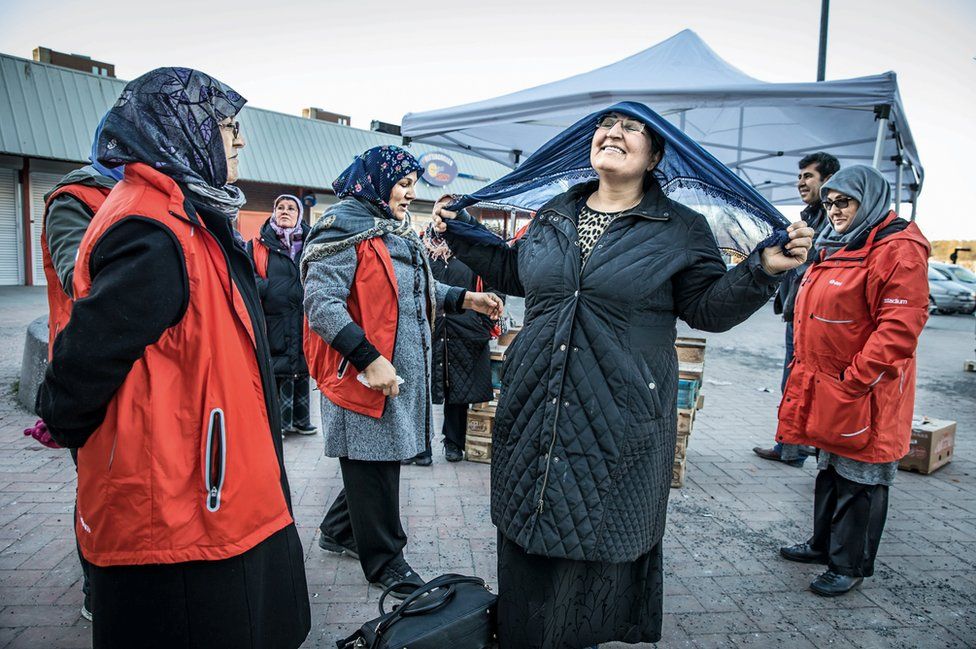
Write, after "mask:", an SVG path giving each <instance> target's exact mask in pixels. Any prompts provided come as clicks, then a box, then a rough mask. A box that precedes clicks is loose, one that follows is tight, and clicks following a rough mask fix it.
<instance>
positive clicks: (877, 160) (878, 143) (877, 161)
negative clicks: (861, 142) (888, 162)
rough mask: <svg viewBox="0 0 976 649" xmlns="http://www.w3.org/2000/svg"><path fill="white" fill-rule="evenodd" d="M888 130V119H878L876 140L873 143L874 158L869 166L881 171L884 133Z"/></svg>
mask: <svg viewBox="0 0 976 649" xmlns="http://www.w3.org/2000/svg"><path fill="white" fill-rule="evenodd" d="M886 130H888V118H887V117H881V118H879V119H878V139H876V140H875V141H874V157H873V158H872V159H871V166H872V167H874V168H875V169H877V170H878V171H881V151H882V150H883V149H884V141H885V131H886Z"/></svg>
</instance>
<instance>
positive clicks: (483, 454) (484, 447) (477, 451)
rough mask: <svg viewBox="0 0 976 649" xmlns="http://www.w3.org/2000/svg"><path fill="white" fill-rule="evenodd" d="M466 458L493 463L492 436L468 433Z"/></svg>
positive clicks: (471, 460) (465, 441)
mask: <svg viewBox="0 0 976 649" xmlns="http://www.w3.org/2000/svg"><path fill="white" fill-rule="evenodd" d="M464 459H466V460H468V461H469V462H480V463H482V464H491V437H480V436H478V435H472V434H470V433H468V436H467V437H466V438H465V440H464Z"/></svg>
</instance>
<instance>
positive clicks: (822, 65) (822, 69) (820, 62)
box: [817, 0, 830, 81]
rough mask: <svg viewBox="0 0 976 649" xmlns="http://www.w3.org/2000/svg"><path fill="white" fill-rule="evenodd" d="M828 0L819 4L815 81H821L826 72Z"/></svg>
mask: <svg viewBox="0 0 976 649" xmlns="http://www.w3.org/2000/svg"><path fill="white" fill-rule="evenodd" d="M829 13H830V0H821V2H820V51H819V53H818V55H817V81H823V80H824V76H825V74H826V72H827V16H828V14H829Z"/></svg>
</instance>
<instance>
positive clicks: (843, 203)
mask: <svg viewBox="0 0 976 649" xmlns="http://www.w3.org/2000/svg"><path fill="white" fill-rule="evenodd" d="M852 200H854V199H853V198H846V197H845V198H838V199H836V200H832V201H820V204H821V205H823V208H824V210H825V211H827V212H829V211H830V208H832V207H834V206H835V205H836V206H837V209H839V210H846V209H847V206H848V205H850V204H851V201H852Z"/></svg>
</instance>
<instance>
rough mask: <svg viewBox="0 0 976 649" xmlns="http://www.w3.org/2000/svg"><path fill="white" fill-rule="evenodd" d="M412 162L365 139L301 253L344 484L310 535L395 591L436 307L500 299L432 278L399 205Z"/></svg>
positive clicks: (407, 191)
mask: <svg viewBox="0 0 976 649" xmlns="http://www.w3.org/2000/svg"><path fill="white" fill-rule="evenodd" d="M422 171H423V170H422V168H421V166H420V165H419V164H418V163H417V161H416V159H414V157H413V156H412V155H410V154H409V153H408V152H407V151H405V150H403V149H401V148H399V147H395V146H383V147H375V148H373V149H369V150H368V151H366V152H365V153H363V154H362V155H361V156H359V157H358V158H356V159H355V160H354V161H353V163H352V164H351V165H350V166H349V167H348V168H347V169H346V170H345V171H344V172H343V173H342V175H341V176H339V178H338V179H337V180H336V181H335V182H334V183H333V185H332V186H333V188H334V189H335V192H336V195H337V196H338V197H339V198H341V199H342V200H341V201H340V202H339V203H337V204H335V205H333V206H332V207H330V208H329V210H328V211H327V212H326V213H325V214H324V215H323V217H322V218H321V219H319V221H318V222H317V223H316V224H315V226H314V227H313V228H312V231H311V232H310V233H309V237H308V240H307V241H306V243H305V252H304V255H303V257H302V262H301V270H302V279H303V281H304V283H305V313H306V315H307V317H308V326H309V329H310V331H309V332H308V334H307V335H306V344H305V351H306V358H307V359H308V364H309V371H310V372H311V375H312V377H313V378H314V379H315V381H316V383H317V384H318V386H319V389H320V390H321V391H322V429H323V431H324V435H325V453H326V455H328V456H329V457H337V458H339V465H340V467H341V470H342V482H343V486H344V489H343V491H342V492H340V494H339V496H338V497H337V498H336V500H335V502H334V503H333V504H332V506H331V507H330V509H329V512H328V513H327V514H326V516H325V519H324V520H323V521H322V525H321V531H322V535H321V537H320V538H319V545H320V546H321V547H322V548H323V549H325V550H328V551H331V552H338V553H346V554H349V555H350V556H352V557H358V559H359V561H360V564H361V565H362V568H363V572H364V573H365V575H366V578H367V579H368V580H369V581H370V582H372V583H376V584H378V585H380V586H381V587H383V588H387V587H389V586H391V585H393V584H394V583H397V582H405V583H403V584H402V585H400V586H398V587H397V588H396V589H395V590H394V591H393V592H392V593H391V594H392V595H393V596H394V597H399V598H403V597H406V596H407V595H409V594H410V593H411V592H413V590H414V589H415V588H417V587H418V586H421V585H423V583H424V581H423V580H422V579H421V578H419V577H418V576H417V574H416V573H415V572H414V571H413V569H412V568H411V567H410V566H409V565H408V564H407V562H406V561H405V560H404V558H403V548H404V546H405V545H406V543H407V537H406V534H405V533H404V531H403V527H402V526H401V524H400V511H399V510H400V505H399V503H400V499H399V498H400V497H399V494H400V486H399V481H400V461H401V460H404V459H407V458H411V457H414V456H415V455H417V454H418V453H420V452H421V451H423V450H424V448H425V446H426V441H427V439H428V438H429V436H430V431H431V406H430V377H431V359H430V352H431V324H432V322H433V320H434V311H435V310H445V311H447V312H448V313H458V312H460V311H462V310H463V309H473V310H475V311H479V312H481V313H485V314H486V315H489V316H493V317H498V316H499V315H500V314H501V300H500V299H499V298H498V297H497V296H494V295H491V294H488V293H477V292H473V291H470V292H469V291H466V290H464V289H462V288H457V287H448V286H445V285H444V284H440V283H438V282H435V281H434V279H433V276H432V275H431V271H430V264H429V262H428V258H427V251H426V249H425V248H424V245H423V243H421V241H420V239H419V237H418V236H417V235H416V233H414V231H413V229H412V228H411V224H410V214H409V212H408V211H407V208H408V207H409V205H410V202H411V201H412V200H413V199H414V197H415V193H414V187H415V186H416V183H417V179H418V177H419V175H420V174H421V173H422Z"/></svg>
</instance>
